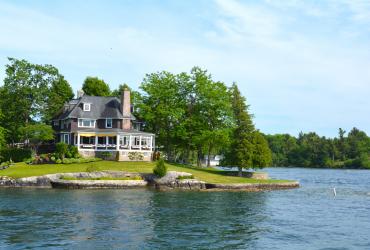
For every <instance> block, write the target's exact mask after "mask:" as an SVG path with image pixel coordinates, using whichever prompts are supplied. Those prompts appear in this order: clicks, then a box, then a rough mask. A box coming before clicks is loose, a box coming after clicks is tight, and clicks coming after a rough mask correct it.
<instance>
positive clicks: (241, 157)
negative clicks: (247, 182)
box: [223, 83, 271, 176]
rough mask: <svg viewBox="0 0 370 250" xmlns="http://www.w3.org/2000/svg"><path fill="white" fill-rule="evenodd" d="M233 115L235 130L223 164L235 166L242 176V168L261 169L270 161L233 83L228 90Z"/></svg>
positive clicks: (243, 101) (265, 145) (241, 97)
mask: <svg viewBox="0 0 370 250" xmlns="http://www.w3.org/2000/svg"><path fill="white" fill-rule="evenodd" d="M230 91H231V103H232V108H233V113H234V122H235V129H234V133H233V138H232V143H231V146H230V150H229V151H228V152H227V153H226V154H225V158H224V160H223V164H225V165H227V166H235V167H237V168H238V170H239V176H242V170H243V168H262V167H265V166H267V165H268V164H269V163H270V161H271V153H266V150H267V149H266V147H267V144H266V141H265V139H264V138H263V136H261V135H260V134H259V133H258V132H256V130H255V128H254V125H253V122H252V116H251V115H250V114H249V112H248V109H249V106H248V105H246V104H245V98H244V97H243V96H242V95H241V93H240V91H239V89H238V87H237V85H236V84H235V83H234V84H233V85H232V87H231V89H230ZM254 164H256V165H254Z"/></svg>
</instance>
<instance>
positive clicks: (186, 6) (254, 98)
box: [0, 0, 370, 137]
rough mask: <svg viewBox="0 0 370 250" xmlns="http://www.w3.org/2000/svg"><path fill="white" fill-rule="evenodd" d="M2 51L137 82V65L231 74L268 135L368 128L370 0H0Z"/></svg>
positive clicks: (0, 66) (77, 76)
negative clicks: (194, 67) (197, 68)
mask: <svg viewBox="0 0 370 250" xmlns="http://www.w3.org/2000/svg"><path fill="white" fill-rule="evenodd" d="M7 57H15V58H18V59H26V60H28V61H30V62H32V63H37V64H52V65H54V66H55V67H57V68H58V69H59V71H60V73H61V74H62V75H64V76H65V78H66V79H67V80H68V81H69V83H70V84H71V85H72V87H73V89H74V91H75V92H76V91H77V90H78V89H80V88H81V86H82V83H83V80H84V79H85V78H86V76H97V77H99V78H102V79H104V80H105V81H106V82H107V83H109V85H110V87H111V89H115V88H116V87H117V86H118V85H119V84H122V83H128V84H129V86H131V87H132V88H133V89H138V88H139V85H140V83H141V81H142V80H143V78H144V77H145V74H148V73H153V72H158V71H162V70H167V71H171V72H173V73H180V72H189V71H190V69H191V68H192V67H193V66H200V67H202V68H204V69H207V70H208V72H209V73H211V74H212V77H213V79H214V80H217V81H223V82H225V84H227V85H228V86H231V84H232V82H236V83H237V84H238V86H239V88H240V90H241V92H242V94H243V95H244V96H245V97H246V98H247V102H248V104H250V111H251V113H253V115H254V122H255V125H256V127H257V128H258V129H260V130H261V131H262V132H264V133H268V134H276V133H290V134H292V135H297V134H298V133H299V132H300V131H303V132H310V131H315V132H317V133H318V134H319V135H323V136H329V137H333V136H336V135H337V132H338V128H339V127H341V128H344V129H345V130H347V131H349V130H350V129H351V128H352V127H357V128H359V129H361V130H363V131H365V132H366V133H367V134H368V135H369V134H370V1H359V0H358V1H356V0H328V1H324V0H323V1H298V0H261V1H238V0H183V1H181V0H178V1H173V0H171V1H170V0H168V1H166V0H161V1H160V0H122V1H108V0H107V1H85V0H63V1H60V0H53V1H46V0H44V1H42V0H37V1H36V0H23V1H18V0H12V1H4V0H0V85H1V84H2V82H3V79H4V77H5V65H6V64H7Z"/></svg>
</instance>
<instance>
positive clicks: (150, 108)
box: [139, 71, 185, 160]
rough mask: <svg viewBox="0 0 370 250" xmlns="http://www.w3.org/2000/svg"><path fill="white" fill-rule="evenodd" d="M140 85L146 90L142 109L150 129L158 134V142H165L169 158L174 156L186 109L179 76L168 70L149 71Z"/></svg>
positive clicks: (143, 117) (141, 101)
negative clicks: (150, 72)
mask: <svg viewBox="0 0 370 250" xmlns="http://www.w3.org/2000/svg"><path fill="white" fill-rule="evenodd" d="M140 88H141V89H142V90H143V91H144V93H143V95H142V97H141V99H140V100H139V109H140V113H141V118H142V119H143V120H145V122H146V129H148V130H149V131H153V132H154V133H155V134H156V135H157V138H156V142H157V144H158V145H160V146H163V149H164V151H165V152H166V155H167V158H168V159H169V160H174V157H175V155H174V146H175V145H174V144H175V143H176V142H177V140H178V127H179V123H180V121H181V118H182V117H183V115H184V112H185V111H184V108H183V106H184V105H183V102H184V100H183V98H182V96H181V94H180V84H179V82H178V77H177V76H176V75H174V74H172V73H170V72H166V71H163V72H159V73H152V74H148V75H146V77H145V78H144V80H143V82H142V84H141V86H140Z"/></svg>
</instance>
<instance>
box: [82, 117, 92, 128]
mask: <svg viewBox="0 0 370 250" xmlns="http://www.w3.org/2000/svg"><path fill="white" fill-rule="evenodd" d="M84 121H90V126H84V125H83V122H84ZM95 124H96V120H93V119H83V118H79V119H78V127H79V128H95Z"/></svg>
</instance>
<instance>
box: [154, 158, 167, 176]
mask: <svg viewBox="0 0 370 250" xmlns="http://www.w3.org/2000/svg"><path fill="white" fill-rule="evenodd" d="M153 173H154V174H155V175H156V176H158V177H163V176H165V175H166V174H167V166H166V165H165V164H164V160H163V159H159V160H158V161H157V164H156V165H155V167H154V169H153Z"/></svg>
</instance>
